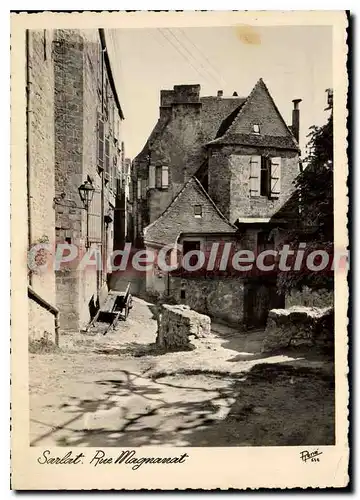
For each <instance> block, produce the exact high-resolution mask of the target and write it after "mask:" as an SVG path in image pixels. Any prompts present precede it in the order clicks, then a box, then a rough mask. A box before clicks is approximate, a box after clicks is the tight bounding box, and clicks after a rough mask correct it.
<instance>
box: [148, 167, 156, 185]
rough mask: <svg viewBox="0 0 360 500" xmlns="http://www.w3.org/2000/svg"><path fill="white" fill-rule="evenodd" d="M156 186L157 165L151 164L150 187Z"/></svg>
mask: <svg viewBox="0 0 360 500" xmlns="http://www.w3.org/2000/svg"><path fill="white" fill-rule="evenodd" d="M154 188H155V165H149V189H154Z"/></svg>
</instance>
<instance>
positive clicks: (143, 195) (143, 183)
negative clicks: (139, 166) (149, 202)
mask: <svg viewBox="0 0 360 500" xmlns="http://www.w3.org/2000/svg"><path fill="white" fill-rule="evenodd" d="M146 192H147V182H146V179H141V198H142V199H143V200H145V199H146Z"/></svg>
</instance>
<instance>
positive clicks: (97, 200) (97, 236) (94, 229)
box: [88, 188, 101, 243]
mask: <svg viewBox="0 0 360 500" xmlns="http://www.w3.org/2000/svg"><path fill="white" fill-rule="evenodd" d="M88 238H89V243H100V242H101V190H100V189H99V188H96V189H95V192H94V195H93V199H92V201H91V204H90V206H89V234H88Z"/></svg>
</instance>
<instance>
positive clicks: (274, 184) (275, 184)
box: [270, 157, 281, 198]
mask: <svg viewBox="0 0 360 500" xmlns="http://www.w3.org/2000/svg"><path fill="white" fill-rule="evenodd" d="M280 189H281V158H280V157H276V158H271V180H270V196H271V198H278V197H279V196H280Z"/></svg>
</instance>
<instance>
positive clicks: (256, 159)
mask: <svg viewBox="0 0 360 500" xmlns="http://www.w3.org/2000/svg"><path fill="white" fill-rule="evenodd" d="M260 169H261V156H251V157H250V196H260Z"/></svg>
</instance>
